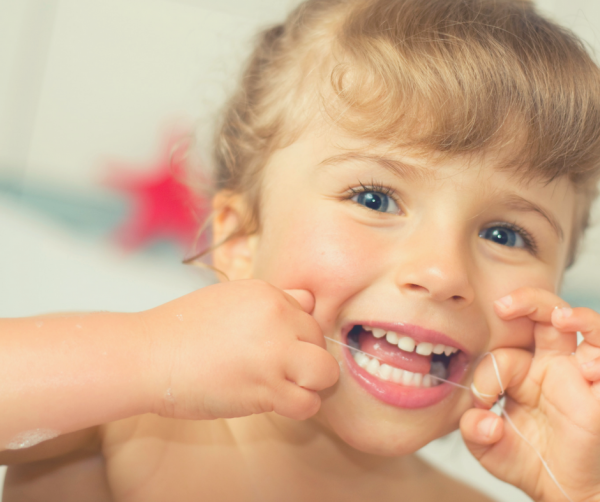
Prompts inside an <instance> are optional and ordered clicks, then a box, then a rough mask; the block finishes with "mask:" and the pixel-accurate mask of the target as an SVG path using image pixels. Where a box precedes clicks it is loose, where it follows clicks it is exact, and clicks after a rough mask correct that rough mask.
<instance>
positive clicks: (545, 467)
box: [324, 336, 573, 502]
mask: <svg viewBox="0 0 600 502" xmlns="http://www.w3.org/2000/svg"><path fill="white" fill-rule="evenodd" d="M324 338H325V339H326V340H329V341H330V342H333V343H337V344H338V345H341V346H342V347H347V348H349V349H351V350H354V351H356V352H361V353H362V354H364V355H366V356H368V357H372V358H375V359H377V360H379V361H381V362H384V361H383V360H382V359H381V358H379V357H377V356H373V355H372V354H367V353H366V352H364V351H362V350H360V349H357V348H355V347H351V346H350V345H347V344H345V343H342V342H340V341H338V340H334V339H333V338H329V337H328V336H326V337H324ZM487 355H489V356H491V358H492V364H493V365H494V372H495V373H496V378H497V379H498V384H499V385H500V389H501V391H500V396H502V395H504V392H505V389H504V384H503V383H502V379H501V378H500V369H499V368H498V362H497V361H496V356H495V355H494V354H492V353H491V352H486V353H485V354H483V356H482V357H485V356H487ZM429 376H430V377H431V378H434V379H436V380H439V381H441V382H446V383H449V384H451V385H454V386H455V387H460V388H461V389H466V390H471V392H473V394H475V395H476V396H477V397H479V398H480V399H481V398H482V397H498V396H492V395H490V394H482V393H481V392H479V391H478V390H477V388H476V387H475V383H472V384H471V386H470V387H467V386H466V385H461V384H459V383H456V382H451V381H450V380H445V379H443V378H441V377H437V376H434V375H429ZM482 401H485V399H482ZM499 407H500V413H501V414H502V416H503V417H504V418H506V421H507V422H508V423H509V424H510V426H511V427H512V428H513V429H514V431H515V432H516V433H517V435H518V436H519V437H520V438H521V439H522V440H523V441H525V443H527V444H528V445H529V446H531V448H533V451H535V453H536V455H537V456H538V458H539V459H540V461H541V462H542V465H543V466H544V469H546V472H547V473H548V475H549V476H550V478H551V479H552V481H554V484H555V485H556V486H557V487H558V489H559V490H560V491H561V493H562V494H563V495H564V496H565V497H566V499H567V500H568V501H569V502H573V499H572V498H571V497H569V496H568V495H567V493H566V492H565V490H564V488H563V487H562V486H561V484H560V483H559V482H558V480H557V479H556V476H554V473H553V472H552V470H551V469H550V467H549V466H548V464H547V463H546V461H545V460H544V457H542V454H541V453H540V452H539V451H538V449H537V448H536V447H535V446H534V445H533V444H532V443H531V442H530V441H529V440H527V438H526V437H525V436H524V435H523V434H522V433H521V431H520V430H519V429H517V426H516V425H515V424H514V422H513V421H512V419H511V418H510V417H509V416H508V413H507V412H506V410H505V409H504V403H503V402H501V403H500V404H499Z"/></svg>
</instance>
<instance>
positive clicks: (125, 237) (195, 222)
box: [108, 138, 209, 253]
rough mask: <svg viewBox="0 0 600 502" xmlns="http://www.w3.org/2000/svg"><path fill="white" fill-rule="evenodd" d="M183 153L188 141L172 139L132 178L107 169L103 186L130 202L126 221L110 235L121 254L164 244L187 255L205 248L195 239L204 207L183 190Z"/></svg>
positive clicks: (126, 170)
mask: <svg viewBox="0 0 600 502" xmlns="http://www.w3.org/2000/svg"><path fill="white" fill-rule="evenodd" d="M188 147H189V141H187V140H185V139H183V140H182V139H180V138H171V139H169V140H167V141H166V142H165V147H164V149H163V151H162V153H161V155H160V157H159V158H158V160H157V161H156V162H154V163H151V164H149V165H147V166H143V167H144V169H140V168H139V167H138V168H137V169H136V170H135V172H134V171H133V170H132V169H131V166H127V165H123V164H113V165H112V166H111V168H112V169H111V170H112V171H113V174H112V175H111V176H110V178H109V182H108V184H109V185H110V186H112V187H114V188H116V189H118V190H119V191H122V192H125V193H126V194H127V195H128V197H129V199H130V200H131V209H130V213H129V215H128V216H127V218H126V220H125V221H124V222H123V224H122V225H121V226H120V227H118V228H117V230H116V231H115V238H116V240H117V242H119V244H120V245H121V246H123V247H124V248H125V249H127V250H129V251H133V250H137V249H140V248H142V247H145V246H148V245H149V244H152V243H155V242H158V241H165V240H166V241H170V242H175V243H177V244H179V245H180V246H182V247H183V248H184V250H185V252H186V253H196V252H197V251H198V249H199V246H201V245H203V244H204V241H203V240H201V239H197V238H198V232H199V230H200V228H201V225H202V222H203V221H204V220H205V219H206V217H207V216H208V211H209V208H208V207H209V206H208V201H207V200H205V199H203V198H201V197H199V196H198V195H196V194H194V193H193V192H192V190H191V189H190V188H189V187H188V186H187V185H186V184H185V179H186V152H187V150H188ZM197 240H198V241H200V242H197V243H196V242H195V241H197ZM193 248H195V249H193Z"/></svg>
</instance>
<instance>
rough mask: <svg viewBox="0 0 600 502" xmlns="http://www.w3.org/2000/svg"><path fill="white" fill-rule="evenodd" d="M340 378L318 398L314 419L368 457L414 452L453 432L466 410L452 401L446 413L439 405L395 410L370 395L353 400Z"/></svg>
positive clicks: (396, 455)
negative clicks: (316, 412)
mask: <svg viewBox="0 0 600 502" xmlns="http://www.w3.org/2000/svg"><path fill="white" fill-rule="evenodd" d="M344 377H346V378H348V375H342V381H340V382H339V383H338V385H336V386H335V387H334V388H333V389H331V390H329V391H328V392H327V393H324V394H323V395H322V398H323V401H322V405H321V410H320V411H319V413H318V414H317V416H316V417H315V418H316V420H317V421H318V422H319V423H320V424H321V425H323V426H324V427H325V428H326V429H327V430H328V431H329V432H330V433H331V434H333V435H334V436H335V437H337V438H338V439H339V440H341V441H343V442H344V443H346V444H347V445H349V446H350V447H352V448H354V449H356V450H358V451H360V452H363V453H367V454H370V455H378V456H384V457H398V456H403V455H410V454H411V453H415V452H416V451H418V450H419V449H421V448H423V447H424V446H425V445H427V444H428V443H430V442H431V441H433V440H435V439H438V438H440V437H442V436H445V435H446V434H449V433H450V432H452V431H453V430H455V429H457V428H458V423H459V420H460V416H461V415H462V412H461V411H460V410H459V409H458V408H459V407H460V409H461V410H462V411H463V412H464V410H466V409H467V408H468V404H467V403H463V402H460V404H459V403H458V402H453V403H447V404H448V405H452V408H451V409H450V410H449V409H448V408H447V407H446V406H440V405H438V406H433V407H431V408H427V409H405V410H398V409H397V408H395V407H392V406H390V405H387V404H382V403H378V402H376V401H375V400H371V399H370V396H361V397H362V398H363V399H360V398H359V399H357V398H356V396H355V397H354V398H353V397H352V394H351V393H348V392H345V391H346V390H350V391H352V389H344V387H350V386H348V385H347V383H348V382H347V381H346V382H344V381H343V378H344ZM365 398H366V399H365ZM361 401H362V403H361ZM365 401H366V402H365ZM369 401H371V402H369ZM452 401H454V400H452ZM461 401H462V400H461Z"/></svg>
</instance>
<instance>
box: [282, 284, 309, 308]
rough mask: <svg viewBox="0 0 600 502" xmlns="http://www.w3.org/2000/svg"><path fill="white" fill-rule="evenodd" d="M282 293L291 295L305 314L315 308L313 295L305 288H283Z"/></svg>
mask: <svg viewBox="0 0 600 502" xmlns="http://www.w3.org/2000/svg"><path fill="white" fill-rule="evenodd" d="M284 293H287V294H288V295H289V296H291V297H292V298H293V299H294V300H296V302H297V303H298V304H299V305H300V308H301V309H302V310H304V312H306V313H307V314H311V313H312V311H313V310H314V308H315V297H314V296H313V294H312V293H311V292H310V291H308V290H307V289H284Z"/></svg>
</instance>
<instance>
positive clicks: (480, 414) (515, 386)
mask: <svg viewBox="0 0 600 502" xmlns="http://www.w3.org/2000/svg"><path fill="white" fill-rule="evenodd" d="M511 298H512V304H511V305H509V306H505V305H503V304H502V303H498V302H497V303H496V306H495V307H496V312H497V313H498V315H499V316H500V318H501V319H503V320H505V321H507V322H510V321H512V320H517V321H516V322H517V323H519V322H521V326H522V321H523V319H527V318H528V319H529V320H530V321H531V322H532V324H531V325H532V329H533V334H534V337H535V353H534V354H531V353H529V352H527V351H524V350H519V349H509V348H506V349H497V350H495V351H494V352H493V353H494V355H495V358H496V361H497V364H498V370H499V374H500V378H501V380H502V386H503V387H504V389H505V391H506V396H507V397H506V399H507V400H506V406H505V409H506V412H507V413H508V415H509V417H510V419H511V420H512V422H513V423H514V425H515V426H516V428H517V429H518V430H519V431H520V432H521V433H522V434H523V435H524V437H525V438H527V440H528V441H529V442H531V443H532V445H534V446H535V448H536V449H537V450H538V451H539V452H540V454H541V455H542V457H543V458H544V459H545V461H546V462H547V463H548V466H549V468H550V470H551V472H552V473H553V475H554V476H556V480H557V481H558V483H560V485H561V487H562V489H564V491H565V493H566V495H567V496H568V497H569V498H570V499H571V500H572V501H574V502H592V501H600V314H598V313H596V312H594V311H593V310H590V309H586V308H575V309H570V308H568V305H567V304H566V303H565V302H564V301H563V300H561V299H560V298H558V297H557V296H555V295H553V294H551V293H549V292H547V291H544V290H539V289H532V288H524V289H519V290H517V291H515V292H513V293H512V294H511ZM509 303H510V302H509ZM555 307H559V308H558V309H555ZM577 331H580V332H581V333H582V335H583V336H584V338H585V341H584V342H583V343H582V344H581V345H580V346H579V347H577V341H576V333H577ZM474 385H475V387H476V389H477V391H478V392H479V393H482V394H488V395H493V396H497V395H499V394H500V392H501V388H500V384H499V382H498V378H497V376H496V370H495V369H494V365H493V361H492V358H491V357H490V356H487V357H486V358H485V359H484V360H483V361H482V362H481V364H480V365H479V366H478V368H477V369H476V371H475V375H474ZM495 400H496V398H489V399H488V398H486V397H485V396H481V397H479V398H476V401H477V403H478V407H479V408H486V409H487V408H489V407H490V406H491V405H492V403H493V402H494V401H495ZM486 401H487V402H486ZM486 409H472V410H469V411H467V413H465V414H464V416H463V418H462V420H461V431H462V434H463V437H464V438H465V441H466V443H467V446H468V447H469V449H470V450H471V452H472V453H473V455H475V457H476V458H477V459H478V460H479V461H480V462H481V464H482V465H483V466H484V467H485V468H486V469H487V470H489V471H490V472H491V473H492V474H494V475H495V476H497V477H498V478H500V479H502V480H504V481H507V482H509V483H511V484H514V485H515V486H517V487H519V488H521V489H522V490H524V491H525V492H526V493H527V494H528V495H529V496H531V497H532V498H533V499H534V500H536V501H557V502H558V501H567V500H568V498H567V496H565V495H564V494H563V493H561V490H560V489H559V488H558V487H557V485H556V483H555V482H554V481H553V480H552V478H551V476H550V475H549V473H548V472H547V471H546V469H545V468H544V467H543V465H542V462H541V461H540V459H539V458H538V456H537V454H536V452H535V450H534V449H533V448H532V446H530V445H528V444H527V443H526V442H525V441H524V440H523V439H522V438H520V437H519V436H518V434H517V433H516V432H515V430H514V428H513V427H512V426H511V425H510V424H509V423H507V422H506V421H505V420H500V419H499V418H498V417H496V416H495V415H494V414H493V413H491V412H489V411H487V410H486Z"/></svg>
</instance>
